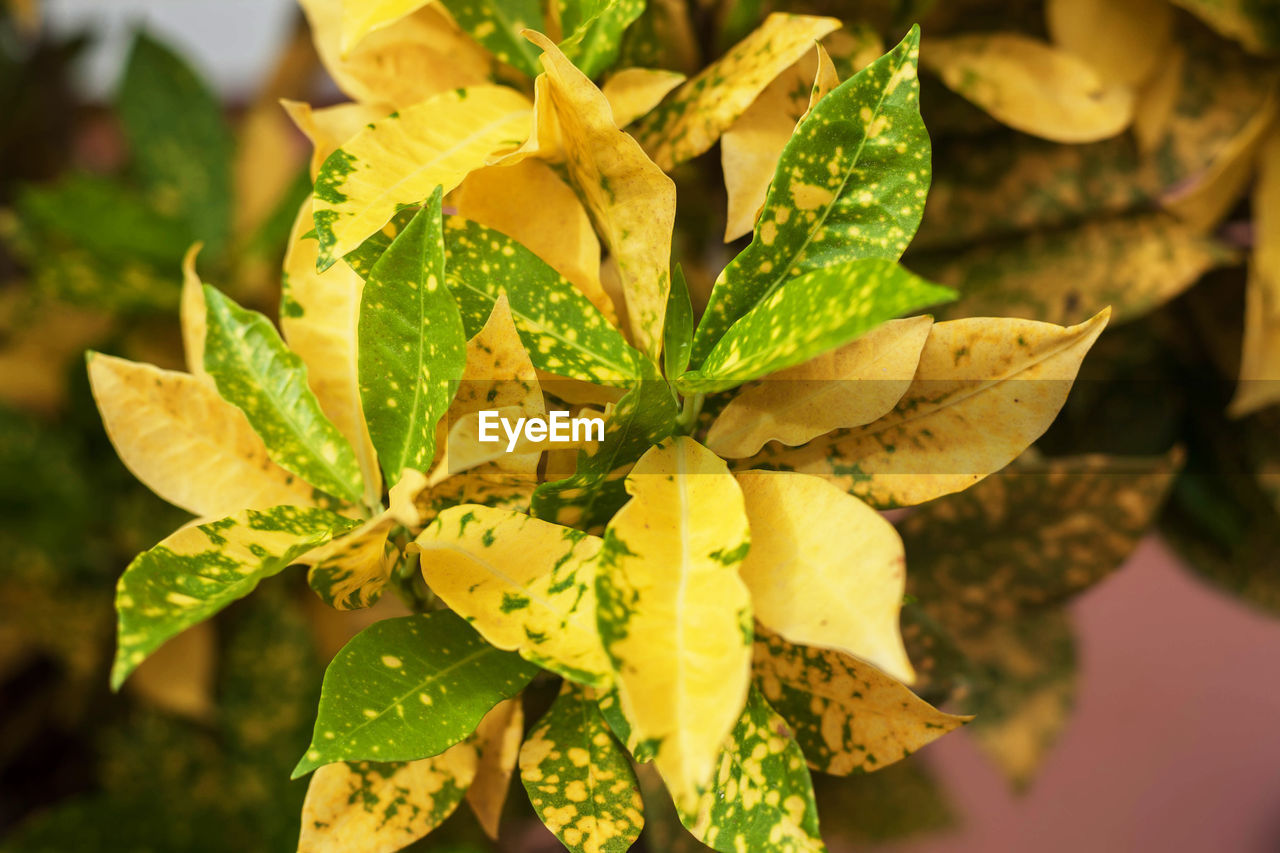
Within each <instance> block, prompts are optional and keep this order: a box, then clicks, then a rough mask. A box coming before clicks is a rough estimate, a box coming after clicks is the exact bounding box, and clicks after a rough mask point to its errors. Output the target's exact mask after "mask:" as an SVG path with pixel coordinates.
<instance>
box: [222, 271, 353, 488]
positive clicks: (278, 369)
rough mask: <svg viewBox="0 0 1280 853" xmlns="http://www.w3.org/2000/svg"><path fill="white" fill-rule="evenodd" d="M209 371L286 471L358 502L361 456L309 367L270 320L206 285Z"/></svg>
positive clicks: (227, 398) (274, 459)
mask: <svg viewBox="0 0 1280 853" xmlns="http://www.w3.org/2000/svg"><path fill="white" fill-rule="evenodd" d="M204 299H205V305H206V306H207V311H208V313H207V321H208V333H207V337H206V338H205V350H204V367H205V370H206V371H208V373H209V375H210V376H212V377H213V380H214V382H215V383H216V384H217V386H218V393H219V394H221V395H222V397H223V399H225V400H226V401H227V402H229V403H232V404H233V405H235V406H236V407H238V408H239V409H240V410H241V411H243V412H244V413H245V416H246V417H247V418H248V419H249V423H250V424H252V425H253V429H254V431H255V432H256V433H258V435H260V436H262V440H263V441H264V442H265V443H266V445H267V451H268V453H269V454H270V455H271V459H272V461H274V462H275V463H276V464H277V465H279V466H280V467H281V468H284V469H286V470H288V471H292V472H293V473H294V474H297V475H298V476H299V477H302V478H303V479H304V480H306V481H307V482H308V483H311V484H312V485H313V486H316V487H318V488H320V489H323V490H324V491H326V492H328V493H329V494H331V495H334V496H335V497H339V498H342V499H344V500H347V501H349V502H351V503H355V502H357V501H359V500H360V497H361V494H362V493H363V490H364V487H363V479H362V478H361V476H360V463H359V462H358V461H357V460H356V454H355V451H354V450H352V449H351V445H350V444H349V443H348V442H347V440H346V439H345V438H343V436H342V433H340V432H339V431H338V428H337V427H335V426H334V425H333V424H332V423H330V421H329V419H328V418H326V417H325V416H324V412H323V411H321V409H320V403H319V402H318V401H317V400H316V396H315V394H314V393H312V391H311V389H310V388H309V387H308V386H307V368H306V366H305V365H303V363H302V359H300V358H298V356H296V355H294V354H293V353H292V352H290V351H289V348H288V347H286V346H285V344H284V341H282V340H280V335H279V334H278V333H277V332H276V330H275V327H274V326H272V325H271V321H270V320H268V319H267V318H266V317H264V316H262V315H261V314H259V313H258V312H256V311H246V310H245V309H243V308H241V307H240V306H239V305H237V304H236V303H235V302H233V301H232V300H231V299H230V298H228V297H226V296H223V295H222V294H221V293H219V292H218V291H217V290H215V289H214V288H212V287H210V286H208V285H205V288H204Z"/></svg>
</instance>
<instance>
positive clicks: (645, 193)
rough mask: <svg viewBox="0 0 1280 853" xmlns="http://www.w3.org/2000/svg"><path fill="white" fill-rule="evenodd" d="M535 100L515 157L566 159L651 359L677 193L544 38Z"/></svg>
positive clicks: (657, 340) (539, 40) (636, 335)
mask: <svg viewBox="0 0 1280 853" xmlns="http://www.w3.org/2000/svg"><path fill="white" fill-rule="evenodd" d="M529 38H530V39H531V40H532V41H533V42H534V43H535V44H537V45H538V46H539V47H541V48H542V49H543V54H542V67H543V68H544V69H545V71H544V72H543V74H541V75H539V77H538V86H537V88H536V95H535V99H536V101H537V107H536V113H537V116H538V118H537V122H538V130H537V133H536V134H535V135H534V137H533V138H532V139H531V140H530V144H529V146H526V149H525V150H524V151H523V152H522V153H521V154H520V155H518V156H519V157H520V158H523V157H525V156H533V155H536V156H539V157H542V158H550V159H563V161H564V166H565V170H566V171H567V172H568V175H569V179H570V182H571V183H572V184H573V185H574V187H575V188H576V189H577V191H578V193H579V195H580V196H581V197H582V200H583V203H584V204H585V205H586V208H587V212H588V213H590V214H591V218H592V220H593V221H594V222H595V226H596V231H597V233H599V234H600V237H601V239H602V240H603V241H604V244H605V247H606V248H608V250H609V251H610V252H611V253H612V255H613V258H614V260H615V262H616V263H617V266H618V271H619V274H620V276H621V280H622V287H623V291H624V293H625V294H626V313H627V316H628V318H629V320H630V332H631V340H632V342H633V343H634V344H635V345H636V346H638V347H639V348H640V349H641V350H642V351H644V352H645V353H646V354H648V355H649V357H650V358H657V356H658V351H659V350H660V349H661V347H662V319H663V313H664V311H665V310H666V306H667V291H668V290H669V289H670V287H671V279H670V264H671V229H672V227H673V224H674V222H675V206H676V188H675V184H673V183H672V182H671V179H670V178H668V177H667V176H666V175H664V174H663V173H662V170H661V169H659V168H658V167H657V166H655V165H654V164H653V161H651V160H650V159H649V158H648V157H647V156H645V153H644V151H643V150H642V149H641V148H640V145H639V144H638V143H637V142H636V141H635V140H634V139H633V138H631V136H630V135H629V134H626V133H623V132H622V131H621V130H619V129H618V126H617V125H616V124H615V123H614V120H613V110H612V108H611V107H610V106H609V102H608V100H606V99H605V96H604V95H603V94H602V93H601V92H600V90H599V89H597V88H596V87H595V84H594V83H592V82H591V80H590V79H588V78H587V77H586V75H584V74H583V73H582V72H581V71H579V70H578V69H577V68H575V67H574V66H573V63H571V62H570V61H569V60H568V59H566V58H565V56H564V54H563V53H561V52H560V50H559V49H558V48H557V47H556V46H555V45H553V44H552V43H551V42H550V41H548V40H547V39H546V37H544V36H541V35H538V34H537V33H531V34H529Z"/></svg>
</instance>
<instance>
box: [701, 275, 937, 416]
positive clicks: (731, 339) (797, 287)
mask: <svg viewBox="0 0 1280 853" xmlns="http://www.w3.org/2000/svg"><path fill="white" fill-rule="evenodd" d="M954 298H955V292H954V291H952V290H950V289H948V288H945V287H938V286H937V285H935V284H930V283H929V282H927V281H925V280H924V279H922V278H918V277H917V276H915V275H912V274H911V273H910V272H908V271H907V270H906V269H905V268H903V267H901V266H899V265H898V264H897V262H895V261H892V260H888V259H885V258H868V259H864V260H858V261H849V262H846V263H840V264H836V265H835V266H829V267H824V268H821V269H815V270H813V271H812V272H808V273H806V274H804V275H802V276H800V277H798V278H792V279H789V280H787V281H784V282H781V283H780V284H779V286H778V287H777V288H775V289H774V290H773V291H772V293H771V294H770V295H769V296H768V297H767V298H765V299H763V300H762V301H761V302H760V303H759V304H757V305H756V306H755V307H754V308H752V309H751V310H750V311H748V312H747V314H746V315H745V316H743V317H742V319H740V320H738V321H737V322H736V323H734V324H733V326H732V327H730V329H729V331H728V332H726V333H725V335H724V337H722V338H721V339H720V341H719V343H717V344H716V345H715V346H714V347H713V348H712V349H711V351H710V352H709V353H707V356H706V359H705V360H704V361H703V363H702V366H701V367H700V368H699V369H698V370H696V371H693V372H691V373H686V374H684V375H683V376H681V377H680V378H679V379H678V380H677V381H676V387H677V388H679V389H680V390H681V391H682V392H688V393H701V394H708V393H713V392H715V391H723V390H725V389H727V388H732V387H734V386H735V385H741V384H742V383H744V382H748V381H750V380H752V379H755V378H757V377H760V376H764V375H765V374H768V373H773V372H775V371H778V370H782V369H783V368H787V367H791V366H793V365H796V364H800V363H802V362H805V361H808V360H809V359H811V358H813V357H815V356H818V355H821V354H822V353H824V352H827V351H829V350H833V349H835V348H836V347H839V346H843V345H844V344H846V343H848V342H849V341H851V340H853V339H854V338H857V337H858V336H860V335H862V334H863V333H865V332H868V331H870V330H871V329H873V328H874V327H876V326H878V325H880V324H881V323H883V322H884V321H886V320H891V319H893V318H894V317H898V316H901V315H903V314H907V313H909V312H912V311H915V310H918V309H920V308H923V307H925V306H927V305H935V304H937V303H940V302H947V301H950V300H951V299H954Z"/></svg>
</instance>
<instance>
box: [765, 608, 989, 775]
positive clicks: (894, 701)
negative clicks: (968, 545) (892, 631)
mask: <svg viewBox="0 0 1280 853" xmlns="http://www.w3.org/2000/svg"><path fill="white" fill-rule="evenodd" d="M754 670H755V682H756V685H757V686H758V687H759V688H760V692H761V693H763V694H764V697H765V698H766V699H768V700H769V704H770V705H772V706H773V707H774V709H775V710H776V711H777V712H778V713H779V714H781V715H782V717H783V718H784V719H785V720H786V721H787V723H788V724H789V725H790V726H791V728H792V730H793V731H794V732H795V737H796V740H797V741H798V742H799V743H800V747H801V748H802V749H803V750H804V755H805V759H806V760H807V761H808V762H809V765H810V766H811V767H813V768H815V769H817V770H821V771H822V772H824V773H830V774H832V775H834V776H847V775H849V774H851V773H871V772H872V771H875V770H879V769H881V768H883V767H887V766H888V765H890V764H893V763H894V762H896V761H900V760H901V759H903V758H906V757H907V756H908V755H910V754H911V753H913V752H915V751H916V750H917V749H920V748H921V747H922V746H925V745H926V744H928V743H931V742H932V741H934V740H936V739H938V738H939V737H941V736H942V735H944V734H946V733H947V732H949V731H952V730H954V729H956V728H959V727H960V726H962V725H964V724H965V723H966V722H968V721H969V719H971V718H969V717H956V716H952V715H951V714H944V713H943V712H941V711H939V710H937V709H936V708H933V707H931V706H930V705H929V704H928V703H927V702H924V701H923V700H921V699H918V698H917V697H916V695H915V694H914V693H912V692H911V691H910V690H909V689H908V688H907V687H906V686H905V685H903V684H901V683H899V682H898V681H896V680H894V679H892V678H890V677H889V676H887V675H885V674H883V673H881V672H880V671H878V670H877V669H876V668H875V667H873V666H868V665H867V664H864V663H860V662H859V661H857V660H855V659H853V658H851V657H849V656H847V655H842V654H840V653H839V652H834V651H826V650H823V649H810V648H804V647H803V646H797V645H792V644H791V643H788V642H786V641H785V640H783V639H782V638H780V637H777V636H775V635H773V634H771V633H770V632H768V631H764V630H758V631H757V632H756V640H755V662H754Z"/></svg>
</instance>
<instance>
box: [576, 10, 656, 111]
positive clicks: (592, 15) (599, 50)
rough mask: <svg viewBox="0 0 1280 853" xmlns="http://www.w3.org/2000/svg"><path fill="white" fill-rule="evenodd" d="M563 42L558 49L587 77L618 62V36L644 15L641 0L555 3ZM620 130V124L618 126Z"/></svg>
mask: <svg viewBox="0 0 1280 853" xmlns="http://www.w3.org/2000/svg"><path fill="white" fill-rule="evenodd" d="M557 3H558V5H559V11H560V16H559V17H560V28H561V30H562V31H563V32H564V38H563V39H562V40H561V41H560V49H561V50H562V51H564V55H565V56H567V57H568V58H569V61H570V62H572V63H573V64H574V65H576V66H578V68H580V69H582V73H583V74H585V75H587V76H588V77H595V76H596V75H597V74H599V73H600V72H601V71H604V70H605V69H606V68H609V67H610V66H611V65H613V63H614V62H615V61H616V60H617V59H618V50H619V48H621V46H622V34H623V32H625V31H626V29H627V27H629V26H631V25H632V24H633V23H634V22H635V20H636V18H638V17H640V13H641V12H643V11H644V7H645V0H557ZM618 126H619V127H622V126H623V123H622V122H619V123H618Z"/></svg>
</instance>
